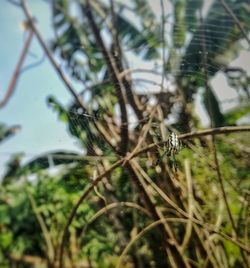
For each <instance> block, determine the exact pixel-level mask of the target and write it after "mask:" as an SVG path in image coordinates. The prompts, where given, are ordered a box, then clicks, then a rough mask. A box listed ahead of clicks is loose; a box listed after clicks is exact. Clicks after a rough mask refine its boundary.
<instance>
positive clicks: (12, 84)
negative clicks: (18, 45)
mask: <svg viewBox="0 0 250 268" xmlns="http://www.w3.org/2000/svg"><path fill="white" fill-rule="evenodd" d="M32 36H33V31H32V30H29V35H28V38H27V40H26V42H25V44H24V47H23V50H22V53H21V56H20V58H19V61H18V63H17V65H16V69H15V71H14V73H13V75H12V79H11V81H10V84H9V87H8V89H7V92H6V94H5V96H4V98H3V100H2V101H0V109H1V108H3V107H4V106H5V105H6V104H7V102H8V101H9V99H10V97H11V96H12V95H13V93H14V91H15V88H16V84H17V81H18V78H19V76H20V73H21V68H22V65H23V63H24V60H25V58H26V56H27V53H28V50H29V47H30V44H31V41H32Z"/></svg>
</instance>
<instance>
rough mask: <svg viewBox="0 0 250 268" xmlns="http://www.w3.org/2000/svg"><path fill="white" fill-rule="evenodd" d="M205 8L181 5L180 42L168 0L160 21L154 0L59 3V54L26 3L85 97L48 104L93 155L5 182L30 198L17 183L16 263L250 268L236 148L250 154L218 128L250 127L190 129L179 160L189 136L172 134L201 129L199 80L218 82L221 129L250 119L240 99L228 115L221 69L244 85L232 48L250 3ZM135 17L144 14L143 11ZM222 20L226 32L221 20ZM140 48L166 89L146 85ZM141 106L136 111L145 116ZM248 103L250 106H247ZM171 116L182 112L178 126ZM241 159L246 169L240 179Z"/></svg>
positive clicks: (210, 92)
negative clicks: (135, 61)
mask: <svg viewBox="0 0 250 268" xmlns="http://www.w3.org/2000/svg"><path fill="white" fill-rule="evenodd" d="M203 4H204V3H203V1H181V0H180V1H171V5H172V8H173V16H172V17H171V18H170V19H171V20H172V22H173V26H172V28H171V40H168V39H167V37H166V35H165V26H166V25H167V23H166V22H167V19H168V16H167V15H165V11H164V3H163V1H162V2H161V5H162V7H163V9H162V11H161V12H162V14H161V19H160V20H159V19H158V18H157V15H156V14H155V13H154V12H153V10H152V7H151V5H150V4H149V3H148V1H145V0H135V1H131V2H129V3H127V4H124V3H123V2H119V1H112V0H111V1H109V2H108V1H89V0H86V1H80V0H79V1H74V2H73V1H69V0H57V1H53V2H52V3H51V8H52V22H53V29H54V31H55V39H54V40H52V41H51V43H50V48H51V50H52V51H53V53H52V52H51V50H50V49H49V48H48V45H47V44H46V43H45V42H44V40H43V37H42V35H41V34H40V32H39V31H38V29H37V26H36V25H35V23H34V20H32V15H31V14H30V11H29V10H28V7H27V4H26V2H25V1H24V0H22V1H21V4H20V7H21V8H22V9H23V11H24V13H25V15H26V17H27V21H28V25H29V30H30V31H32V32H34V34H35V36H36V37H37V39H38V41H39V43H40V45H41V46H42V48H43V49H44V51H45V52H46V54H47V56H48V58H49V59H50V61H51V63H52V65H53V66H54V67H55V70H56V71H57V73H58V75H59V76H60V78H61V79H62V81H63V82H64V83H65V87H66V88H67V89H68V90H69V91H70V93H71V94H72V97H73V100H72V103H70V105H69V106H68V107H64V106H63V105H61V104H60V101H59V100H57V99H56V98H55V97H53V96H49V97H48V99H47V102H48V104H49V106H50V107H52V108H53V109H54V111H56V112H57V113H58V115H59V118H60V119H61V120H63V121H64V122H65V123H66V124H67V125H68V129H69V132H70V134H71V135H72V136H74V137H75V138H76V139H77V140H78V141H79V144H80V146H81V147H82V150H83V152H84V154H83V155H76V154H73V153H71V152H54V153H51V152H49V153H48V154H46V155H43V156H39V157H37V158H36V159H34V160H32V161H30V162H29V163H27V164H26V165H25V166H19V165H18V168H15V170H13V168H12V167H13V165H12V166H11V171H12V172H7V174H6V176H5V178H4V180H3V182H4V183H3V185H2V189H3V191H4V192H5V194H6V195H8V193H9V194H10V195H11V196H12V197H13V196H15V195H17V190H16V188H15V187H17V186H16V183H17V184H18V183H20V184H21V187H22V189H23V191H22V192H21V193H20V194H19V195H18V196H17V198H16V200H14V201H13V203H12V204H8V202H7V203H6V202H2V208H3V211H4V217H3V218H4V219H7V220H6V222H4V223H3V225H2V226H1V230H3V231H1V234H2V236H3V238H2V241H8V243H5V244H4V243H2V245H3V246H2V247H1V253H2V255H3V256H5V257H6V258H7V259H8V261H6V262H5V263H4V264H5V265H8V263H12V264H18V265H19V264H20V267H25V266H24V265H25V263H30V265H33V266H35V267H38V265H44V266H45V267H46V266H47V267H63V266H64V267H82V265H85V264H86V266H87V267H114V266H116V265H117V266H118V265H120V267H130V266H131V265H133V266H134V267H203V266H207V267H248V265H249V264H248V260H247V253H249V247H247V238H246V237H245V234H244V232H247V231H246V230H247V224H246V223H244V221H246V219H247V215H245V214H247V213H246V212H245V211H246V210H247V207H246V203H247V197H246V196H245V192H244V191H246V189H247V181H248V180H247V179H249V175H247V174H246V172H247V165H248V163H247V161H245V160H239V159H235V155H239V156H241V157H242V156H244V153H245V152H244V150H243V151H242V150H241V149H239V148H238V146H235V145H233V146H231V145H230V146H229V145H228V144H227V142H228V140H227V139H226V138H224V137H223V138H220V139H218V140H216V142H215V137H214V134H218V133H221V132H222V133H225V132H227V131H228V132H229V130H230V131H236V130H237V131H242V130H244V131H245V130H247V131H248V130H249V128H240V129H239V128H231V129H226V130H225V129H219V130H216V129H215V130H212V131H211V132H210V133H209V134H212V141H211V140H208V139H205V138H200V140H198V142H197V143H198V144H195V143H193V142H189V141H188V140H187V138H186V137H195V136H196V135H193V134H190V136H185V134H184V135H183V137H182V136H180V139H181V137H182V139H183V140H185V141H186V145H187V147H188V149H185V150H183V151H182V152H181V153H180V155H179V156H175V153H177V151H178V149H179V145H178V146H175V145H173V141H172V140H169V138H168V135H167V131H168V129H169V130H171V132H172V131H173V132H174V133H175V132H177V131H178V130H181V131H184V132H185V131H189V130H191V129H195V128H197V127H198V125H199V124H198V123H197V119H196V118H195V116H194V115H193V112H192V111H193V109H190V107H192V106H193V96H194V95H195V94H196V93H197V91H198V89H199V88H203V89H204V102H205V107H206V109H207V111H208V114H209V116H210V119H211V125H212V126H215V127H218V126H223V125H226V124H227V123H228V122H230V123H232V124H235V117H237V119H238V118H239V109H236V111H235V112H231V114H226V115H225V114H223V113H222V111H221V110H220V105H219V102H218V100H217V98H216V96H215V94H214V90H215V89H212V88H211V85H210V83H209V82H210V79H211V78H212V77H213V76H214V75H215V74H216V73H217V72H218V71H221V70H222V71H224V72H225V73H226V74H227V75H228V79H229V81H231V82H232V76H230V73H232V72H231V71H232V70H231V69H230V68H228V63H225V57H226V58H228V57H229V56H228V54H230V56H235V55H236V54H235V53H237V52H239V51H240V48H239V47H238V46H237V45H238V44H239V42H240V41H241V40H242V38H247V36H245V35H244V34H243V33H245V31H246V32H248V31H249V25H250V24H249V21H248V20H249V18H248V16H247V9H248V8H249V5H248V4H247V1H242V0H238V1H228V3H225V2H224V1H221V2H220V1H216V2H214V3H213V4H212V6H211V7H210V9H209V11H208V13H207V15H206V16H205V17H204V18H203V15H202V10H203V9H202V8H203ZM131 14H132V16H134V17H135V18H136V19H131ZM239 20H240V25H239ZM224 21H225V23H223V22H224ZM219 24H222V25H221V26H220V27H223V31H216V30H215V29H214V28H215V25H216V26H217V25H219ZM242 25H243V26H242ZM242 27H243V28H242ZM247 40H248V39H247ZM166 51H169V55H168V58H166V55H165V54H166ZM226 53H227V54H226ZM131 54H133V56H134V57H137V58H140V59H141V60H143V61H144V62H146V61H150V62H154V61H157V62H159V61H160V60H162V62H163V64H162V65H163V66H162V70H160V71H161V72H160V77H161V76H162V77H161V83H160V91H159V92H155V91H152V92H149V93H148V94H140V93H139V87H138V86H134V82H135V81H136V79H134V77H133V73H134V72H136V71H142V72H147V70H144V69H141V70H133V69H130V66H129V56H131ZM225 54H226V55H225ZM57 60H60V63H61V65H63V66H65V67H66V68H65V70H66V71H67V73H68V74H69V76H70V79H72V80H76V81H77V82H78V83H81V84H82V85H83V86H84V91H83V92H82V93H80V94H79V93H77V92H76V91H75V90H74V88H73V86H72V83H71V82H70V81H68V80H67V79H66V77H65V75H64V70H63V69H61V68H60V66H59V64H58V63H57ZM148 72H152V73H155V72H159V70H154V69H152V70H148ZM243 75H244V77H245V78H246V81H248V80H247V79H248V77H247V74H246V72H244V71H242V72H240V75H239V77H236V80H234V81H237V82H236V83H238V84H239V83H240V82H239V81H242V79H241V78H242V77H243ZM234 78H235V77H234ZM234 78H233V79H234ZM166 79H168V80H173V81H174V84H175V89H174V90H172V91H168V90H167V88H166V87H165V86H164V85H165V84H166V81H165V80H166ZM230 79H231V80H230ZM237 79H238V80H237ZM144 82H145V81H144ZM241 84H242V83H241ZM243 84H244V86H242V87H243V88H244V92H243V94H249V92H248V90H249V89H248V88H247V86H248V85H247V83H246V82H245V83H243ZM86 92H87V93H88V94H89V98H88V101H86V99H87V97H84V96H85V94H86ZM82 96H83V97H82ZM152 100H154V101H155V102H156V105H152ZM117 108H118V109H117ZM129 109H131V110H132V113H133V117H135V120H136V123H135V124H134V125H133V126H130V122H131V118H130V115H129V112H128V110H129ZM247 111H249V108H248V107H247V108H246V109H244V111H243V112H242V111H241V112H240V116H242V115H244V114H246V113H247ZM170 116H172V117H174V118H175V120H174V122H173V124H170V123H167V125H166V122H165V120H166V119H169V117H170ZM230 120H231V121H230ZM192 126H193V127H192ZM213 131H218V132H216V133H215V132H213ZM223 131H225V132H223ZM204 135H205V134H204ZM200 136H203V134H202V133H201V134H200ZM170 137H172V135H170ZM231 137H232V139H235V140H237V138H236V137H235V136H233V135H232V136H231ZM244 137H245V136H244V134H242V139H244ZM166 140H167V141H168V142H166ZM177 141H178V140H177ZM244 142H245V143H247V141H244ZM215 143H216V146H215ZM142 148H143V149H142ZM209 149H211V150H209ZM217 150H218V151H217ZM211 152H212V153H211ZM222 154H223V155H224V154H226V156H225V161H224V163H223V165H221V166H220V164H219V161H218V155H219V156H221V155H222ZM163 155H167V157H163ZM207 155H208V156H207ZM230 156H232V157H230ZM49 157H50V159H53V160H54V161H53V164H54V166H57V168H58V174H57V175H55V176H52V175H50V174H49V173H48V170H47V168H48V167H49V166H50V161H49ZM213 159H214V160H213ZM204 160H205V162H204ZM238 165H240V167H238ZM211 166H212V169H213V172H211ZM191 169H192V172H191ZM235 169H237V170H238V171H239V173H237V176H238V178H235V179H234V180H233V181H231V180H229V179H230V176H231V174H233V172H235ZM13 171H15V172H13ZM30 174H35V180H34V181H31V180H29V175H30ZM13 178H14V179H13ZM204 178H205V180H206V185H205V186H207V187H208V189H209V192H208V191H207V189H206V188H205V186H204V182H202V180H204ZM92 180H93V181H92ZM224 180H227V185H226V186H225V182H224ZM13 181H15V183H13ZM4 184H5V185H4ZM235 185H237V186H240V187H239V189H235ZM97 186H98V188H97ZM19 189H20V188H18V190H19ZM83 189H84V190H83ZM235 195H237V198H239V199H240V198H241V200H243V201H242V202H241V203H238V204H236V205H235V204H233V203H232V202H230V201H232V200H234V198H235ZM79 196H80V198H79ZM219 197H221V198H219ZM3 200H4V199H3ZM214 200H216V201H217V202H218V203H219V207H220V208H219V210H218V211H215V210H214ZM72 207H73V209H72ZM224 207H225V211H226V212H225V213H224V210H223V209H224ZM18 210H24V211H25V213H22V214H21V215H22V217H21V218H20V219H18V220H17V221H16V222H15V225H14V226H15V228H14V229H13V227H12V224H13V222H14V221H15V219H14V217H13V215H15V212H16V211H18ZM232 210H233V211H235V215H233V214H232ZM244 213H245V214H244ZM100 216H102V218H101V220H100V219H99V217H100ZM98 219H99V220H98ZM214 222H216V224H214ZM236 222H237V224H236ZM31 226H33V228H34V233H35V235H33V237H32V234H31V233H30V231H31ZM6 230H7V231H6ZM3 234H8V237H7V238H6V237H4V235H3ZM145 234H146V235H145ZM211 236H212V237H213V236H214V237H213V238H211ZM139 238H141V239H140V240H139ZM16 239H17V240H18V243H17V246H16V247H15V246H13V243H14V241H15V240H16ZM244 239H245V240H244ZM137 240H138V241H137ZM25 241H29V242H28V243H26V242H25ZM6 244H7V246H6ZM132 246H133V248H134V249H135V250H134V251H132V250H131V247H132ZM17 253H18V254H17ZM229 255H230V257H228V256H229ZM6 263H7V264H6Z"/></svg>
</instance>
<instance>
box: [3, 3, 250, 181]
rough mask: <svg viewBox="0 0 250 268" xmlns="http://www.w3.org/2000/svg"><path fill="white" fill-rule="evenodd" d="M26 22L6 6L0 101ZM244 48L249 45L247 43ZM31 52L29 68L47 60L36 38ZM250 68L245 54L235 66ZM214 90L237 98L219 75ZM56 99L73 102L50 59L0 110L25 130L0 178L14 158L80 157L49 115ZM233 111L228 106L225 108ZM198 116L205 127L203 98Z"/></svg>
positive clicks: (40, 9) (44, 27)
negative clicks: (64, 153) (49, 101)
mask: <svg viewBox="0 0 250 268" xmlns="http://www.w3.org/2000/svg"><path fill="white" fill-rule="evenodd" d="M209 1H210V0H209ZM209 1H208V2H209ZM151 2H152V3H154V4H153V5H154V10H155V12H159V7H160V5H159V3H160V1H151ZM156 2H157V3H158V4H156ZM28 3H29V7H30V10H31V12H32V14H33V15H34V17H36V18H37V21H38V22H37V25H38V28H39V30H40V31H41V33H42V34H43V36H44V38H45V40H46V41H49V40H50V39H51V38H52V37H53V33H52V29H51V25H50V23H51V19H50V8H49V5H48V3H47V2H46V1H42V0H30V1H28ZM168 8H169V7H168ZM168 12H169V9H168ZM23 20H24V15H23V12H22V10H21V9H19V8H17V7H15V6H13V5H11V4H9V3H8V1H4V0H2V1H1V8H0V32H1V36H2V41H1V42H0V59H1V60H0V99H2V98H3V96H4V94H5V92H6V89H7V86H8V84H9V81H10V79H11V76H12V73H13V71H14V69H15V66H16V63H17V60H18V58H19V56H20V52H21V50H22V47H23V45H24V33H23V31H22V30H21V27H20V25H21V22H22V21H23ZM243 45H245V44H244V42H243ZM30 52H31V53H32V54H34V55H36V57H37V58H34V56H31V55H29V56H28V58H27V59H26V61H25V66H26V65H27V64H29V63H33V62H35V61H37V60H38V59H40V58H41V57H42V56H43V51H42V49H41V48H40V46H39V44H38V42H37V41H36V38H33V41H32V45H31V48H30ZM249 62H250V53H249V51H248V52H247V51H246V50H245V51H243V52H242V53H241V55H240V57H239V58H238V59H236V60H235V61H234V62H233V63H232V65H234V66H242V67H244V68H245V69H247V70H248V73H250V70H249V65H250V64H249ZM141 64H143V68H147V67H149V68H150V66H146V65H145V63H142V62H132V64H131V66H132V67H141ZM212 85H213V87H214V88H216V89H217V90H216V94H217V95H218V97H219V98H220V99H221V100H223V99H230V98H233V97H235V95H236V93H235V91H234V90H232V89H230V87H228V85H227V83H226V80H225V77H224V76H223V75H222V74H220V73H219V74H218V75H216V77H215V78H214V79H213V80H212ZM75 86H76V88H78V89H80V87H79V85H77V84H75ZM51 94H52V95H54V96H56V98H57V99H58V100H59V101H60V102H61V103H64V104H66V103H68V102H69V100H70V99H71V96H70V95H69V94H68V92H67V90H66V88H65V86H64V85H63V84H62V82H61V81H60V79H59V78H58V77H57V74H56V72H55V71H54V69H53V67H52V66H51V65H50V63H49V62H48V60H47V59H45V61H44V62H43V63H42V64H41V65H39V67H35V68H32V69H30V70H28V71H27V72H24V73H23V74H22V76H21V77H20V79H19V82H18V85H17V87H16V90H15V93H14V95H13V96H12V97H11V99H10V101H9V102H8V104H7V106H5V107H4V108H3V109H2V110H0V122H1V123H5V124H7V125H8V126H12V125H21V127H22V128H21V131H20V132H19V133H18V134H17V135H16V136H14V137H12V138H11V139H9V140H7V141H6V142H5V143H3V144H1V145H0V176H1V174H3V167H4V165H5V164H6V162H7V161H8V159H9V158H10V157H11V154H13V153H18V152H24V153H25V155H26V158H25V159H24V160H27V159H30V158H32V157H33V156H36V155H37V154H40V153H42V152H46V151H51V150H56V149H68V150H77V151H80V149H79V147H77V144H76V141H75V140H74V138H72V137H70V136H69V135H68V133H67V130H66V126H65V124H64V123H62V122H60V121H59V120H58V119H57V115H56V114H55V113H54V112H53V111H52V110H51V109H48V107H47V105H46V98H47V96H48V95H51ZM228 107H229V106H224V108H228ZM196 110H197V113H198V114H199V115H200V116H201V117H202V120H203V123H204V124H205V125H206V123H207V122H208V121H207V117H206V113H205V112H204V110H203V108H202V105H201V103H200V98H199V96H198V97H197V101H196Z"/></svg>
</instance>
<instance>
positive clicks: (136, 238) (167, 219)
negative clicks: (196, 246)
mask: <svg viewBox="0 0 250 268" xmlns="http://www.w3.org/2000/svg"><path fill="white" fill-rule="evenodd" d="M164 222H181V223H188V219H182V218H165V219H160V220H157V221H155V222H152V223H151V224H149V225H148V226H147V227H145V228H144V229H143V230H142V231H141V232H140V233H138V234H137V235H136V236H135V237H134V238H133V239H132V240H131V241H130V242H129V243H128V245H127V246H126V247H125V249H124V250H123V252H122V254H121V255H120V257H119V260H118V263H117V265H116V268H119V267H121V262H122V258H123V257H124V256H125V255H126V254H127V253H128V251H129V250H130V248H131V247H132V246H133V244H134V243H135V242H136V241H137V240H138V239H139V238H141V237H142V236H143V235H144V234H146V233H147V232H148V231H150V230H151V229H153V228H154V227H156V226H158V225H160V224H162V223H164ZM196 224H198V225H201V227H202V228H206V229H210V228H209V227H208V226H206V225H202V224H199V223H196ZM210 231H212V232H214V233H216V234H218V235H220V236H222V237H223V238H224V239H226V240H228V241H231V242H232V243H234V244H236V245H237V246H239V247H240V248H242V249H244V250H245V251H247V252H249V253H250V249H249V248H248V247H247V246H246V245H244V244H242V243H240V242H238V241H237V240H235V239H234V238H232V237H230V236H228V235H226V234H224V233H222V232H219V231H216V230H211V229H210Z"/></svg>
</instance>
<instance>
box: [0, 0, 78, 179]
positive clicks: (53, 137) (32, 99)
mask: <svg viewBox="0 0 250 268" xmlns="http://www.w3.org/2000/svg"><path fill="white" fill-rule="evenodd" d="M29 6H30V9H31V11H32V13H33V14H34V16H35V17H36V18H37V19H38V25H39V29H40V31H41V32H42V33H43V35H44V37H45V39H46V40H48V41H49V40H50V38H51V37H52V32H51V27H50V24H49V23H50V21H51V20H50V10H49V5H48V4H47V3H46V2H45V1H37V0H36V1H29ZM23 20H24V15H23V13H22V10H20V9H19V8H17V7H15V6H13V5H11V4H9V3H8V2H7V1H1V8H0V32H1V36H2V41H1V42H0V51H1V55H0V58H1V60H0V98H1V99H2V98H3V96H4V93H5V91H6V89H7V86H8V84H9V81H10V79H11V76H12V73H13V71H14V69H15V65H16V63H17V61H18V58H19V56H20V52H21V50H22V47H23V44H24V42H23V40H24V34H23V31H22V30H21V27H20V24H21V22H22V21H23ZM30 52H31V53H32V54H35V55H36V56H37V58H34V57H32V56H28V58H27V60H26V61H25V64H24V65H25V66H26V65H28V64H30V63H32V62H35V61H37V60H39V59H40V58H41V57H42V56H43V51H42V50H41V48H40V47H39V45H38V43H37V41H36V39H35V38H34V39H33V40H32V45H31V48H30ZM51 94H53V95H55V96H56V97H57V98H58V99H59V100H60V102H62V103H67V102H68V101H69V100H70V95H69V94H68V92H67V90H66V89H65V87H64V85H63V84H62V83H61V81H60V79H59V78H58V77H57V75H56V73H55V71H54V69H53V68H52V66H51V65H50V63H49V62H48V61H47V60H45V61H44V62H43V64H41V65H40V66H39V67H35V68H32V69H30V70H28V71H27V72H24V73H23V74H22V76H21V77H20V79H19V82H18V85H17V87H16V90H15V93H14V94H13V96H12V97H11V99H10V101H9V102H8V104H7V105H6V106H5V107H4V108H3V109H1V110H0V122H1V123H6V124H7V125H9V126H11V125H16V124H18V125H21V127H22V128H21V131H20V132H19V133H18V134H17V135H16V136H14V137H12V138H10V139H9V140H7V141H6V142H4V143H2V144H1V146H0V174H2V172H3V166H4V164H5V163H6V161H7V160H8V159H9V158H10V156H11V154H12V153H16V152H25V155H26V156H27V157H28V158H30V157H32V156H35V155H37V154H39V153H41V152H45V151H47V150H53V149H71V150H72V149H74V150H78V148H77V146H76V144H75V141H74V139H73V138H72V137H70V136H69V135H68V134H67V131H66V126H65V124H64V123H62V122H60V121H59V120H58V119H57V115H56V114H55V113H54V112H53V111H52V110H51V109H48V107H47V105H46V97H47V96H48V95H51Z"/></svg>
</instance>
